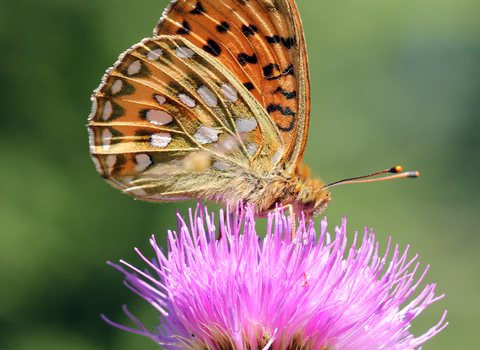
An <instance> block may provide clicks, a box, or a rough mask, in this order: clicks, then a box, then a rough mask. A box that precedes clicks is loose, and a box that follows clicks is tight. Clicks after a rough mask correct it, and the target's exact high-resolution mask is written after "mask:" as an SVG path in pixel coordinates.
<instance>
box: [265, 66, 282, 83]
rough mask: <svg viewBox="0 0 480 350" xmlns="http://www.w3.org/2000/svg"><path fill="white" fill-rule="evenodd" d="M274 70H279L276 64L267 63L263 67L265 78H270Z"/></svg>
mask: <svg viewBox="0 0 480 350" xmlns="http://www.w3.org/2000/svg"><path fill="white" fill-rule="evenodd" d="M274 70H276V71H280V68H279V67H278V64H275V63H269V64H267V65H266V66H265V67H263V76H264V77H265V78H267V79H269V78H271V77H272V74H273V71H274Z"/></svg>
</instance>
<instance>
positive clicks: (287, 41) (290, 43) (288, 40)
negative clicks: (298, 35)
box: [282, 38, 295, 50]
mask: <svg viewBox="0 0 480 350" xmlns="http://www.w3.org/2000/svg"><path fill="white" fill-rule="evenodd" d="M282 44H283V46H285V48H286V49H287V50H288V49H290V48H291V47H292V46H293V45H294V44H295V39H294V38H282Z"/></svg>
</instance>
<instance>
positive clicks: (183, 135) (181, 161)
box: [89, 35, 282, 201]
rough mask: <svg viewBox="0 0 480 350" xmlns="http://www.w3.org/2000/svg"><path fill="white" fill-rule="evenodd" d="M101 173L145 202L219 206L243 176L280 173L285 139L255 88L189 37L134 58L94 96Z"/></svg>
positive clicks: (147, 48)
mask: <svg viewBox="0 0 480 350" xmlns="http://www.w3.org/2000/svg"><path fill="white" fill-rule="evenodd" d="M93 101H94V107H93V110H92V114H91V116H90V123H89V130H90V135H91V136H90V137H91V140H90V148H91V154H92V158H93V160H94V162H95V163H96V166H97V170H98V171H99V172H100V173H101V174H102V175H103V176H104V177H105V178H106V179H107V180H108V181H110V182H111V183H112V184H113V185H114V186H116V187H119V188H121V189H123V190H124V191H125V192H127V193H129V194H132V195H134V196H137V197H140V198H142V199H148V200H160V201H162V200H178V199H184V198H192V197H202V196H204V197H212V198H213V197H215V196H218V193H220V192H221V189H222V186H223V185H224V183H225V181H229V180H231V177H232V176H235V175H234V174H235V172H237V173H238V172H239V171H243V172H245V171H247V172H248V171H250V170H251V169H252V166H254V167H255V168H256V169H259V168H261V169H263V171H265V173H267V174H268V173H271V172H273V171H274V169H275V168H276V167H277V163H278V162H279V159H280V157H279V150H281V149H282V140H281V138H280V136H279V133H278V130H277V129H276V127H275V124H274V123H273V122H272V121H271V120H270V118H268V115H267V114H266V112H265V110H264V108H263V107H262V106H261V105H260V104H259V102H258V101H257V100H256V99H255V98H254V96H253V95H251V94H249V93H248V90H247V88H246V87H245V86H244V85H243V84H242V83H241V82H240V81H239V80H238V79H237V77H236V76H234V75H233V74H232V73H230V72H229V71H228V70H227V69H225V68H224V67H223V66H222V65H221V64H220V63H219V62H217V61H215V60H214V59H213V58H212V57H211V55H209V54H208V53H207V52H205V50H202V49H199V48H198V47H196V46H195V45H193V44H192V43H191V42H189V41H187V40H185V39H183V38H181V37H180V36H167V35H162V36H158V37H156V38H153V39H145V40H143V41H142V42H141V43H140V44H137V45H135V46H134V47H133V48H132V49H130V50H128V51H126V52H125V53H124V54H122V56H121V57H120V58H119V61H118V62H117V63H116V64H115V66H114V67H113V68H112V69H110V70H109V71H108V72H107V74H106V75H105V77H104V79H103V83H102V85H100V87H99V88H98V89H97V90H96V91H95V94H94V96H93Z"/></svg>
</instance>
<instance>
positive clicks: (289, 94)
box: [273, 86, 297, 100]
mask: <svg viewBox="0 0 480 350" xmlns="http://www.w3.org/2000/svg"><path fill="white" fill-rule="evenodd" d="M277 92H281V93H282V94H283V96H285V98H286V99H287V100H292V99H294V98H295V97H296V96H297V92H296V91H292V92H288V91H285V90H283V89H282V88H281V87H280V86H279V87H278V88H277V90H275V91H274V92H273V94H276V93H277Z"/></svg>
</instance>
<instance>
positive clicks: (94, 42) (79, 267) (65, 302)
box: [0, 0, 480, 350]
mask: <svg viewBox="0 0 480 350" xmlns="http://www.w3.org/2000/svg"><path fill="white" fill-rule="evenodd" d="M166 5H167V1H165V0H138V1H127V0H109V1H107V0H95V1H93V0H44V1H33V0H3V1H1V2H0V48H1V52H2V54H1V58H0V62H1V64H0V77H1V78H0V89H1V95H0V101H1V104H0V113H1V114H0V130H1V137H0V162H1V165H0V168H1V171H0V198H1V200H0V223H1V224H0V227H1V235H0V280H1V283H0V300H1V302H0V348H1V349H4V350H18V349H22V350H40V349H49V350H56V349H62V350H63V349H68V350H84V349H88V350H95V349H104V350H105V349H111V350H114V349H115V350H123V349H125V350H126V349H157V348H158V346H157V345H156V344H154V343H153V342H152V341H151V340H150V339H148V338H143V337H141V336H138V335H134V334H130V333H127V332H123V331H121V330H118V329H116V328H113V327H111V326H109V325H107V324H106V323H105V322H103V321H102V320H101V319H100V316H99V315H100V313H104V314H106V315H108V316H109V317H110V318H111V319H113V320H115V321H117V322H119V323H123V324H128V325H132V323H131V322H130V321H129V320H128V319H127V318H126V316H124V314H123V312H122V311H121V305H122V304H124V303H126V304H128V306H129V309H130V310H131V311H132V312H133V313H134V314H135V315H137V316H138V317H139V318H140V319H142V320H144V321H145V323H146V324H147V325H148V326H149V327H153V325H154V323H155V321H156V314H155V313H154V312H153V311H152V309H151V307H150V306H149V305H148V304H147V303H146V302H144V301H143V300H141V299H140V298H139V297H137V296H136V295H134V294H133V293H132V292H130V291H128V290H127V288H125V287H124V286H123V285H122V279H123V277H122V275H121V274H120V273H119V272H117V271H116V270H114V269H113V268H111V267H108V266H107V265H106V263H105V262H106V261H107V260H111V261H118V260H119V259H120V258H123V259H125V260H127V261H130V262H132V263H134V264H137V265H138V266H143V265H142V264H141V263H140V259H139V258H138V257H137V256H136V255H135V253H134V252H133V247H139V248H140V249H141V250H142V251H143V252H145V253H146V255H147V256H153V253H152V251H151V250H150V248H149V246H148V238H149V237H150V235H152V234H156V235H157V237H158V241H160V242H164V238H163V235H164V234H165V232H166V230H167V229H173V228H175V216H174V215H175V214H174V211H175V208H177V207H178V209H179V211H180V213H182V214H186V213H187V208H188V206H191V205H194V204H195V203H178V204H151V203H145V202H140V201H134V200H133V199H132V198H131V197H129V196H126V195H124V194H121V193H120V192H119V191H117V190H115V189H113V188H111V187H110V186H109V185H107V184H106V183H105V182H104V181H103V180H102V179H101V178H100V177H99V176H98V175H97V173H96V171H95V168H94V166H93V163H92V162H91V160H90V158H89V154H88V137H87V131H86V128H85V124H86V123H87V116H88V114H89V112H90V107H91V102H90V95H91V93H92V90H93V89H95V88H96V87H97V86H98V84H99V83H100V78H101V77H102V75H103V73H104V71H105V70H106V69H107V68H108V67H110V66H111V65H112V64H113V63H114V62H115V60H116V58H117V56H118V55H119V54H120V53H121V52H122V51H124V50H125V49H127V48H129V47H130V46H131V45H133V44H135V43H136V42H138V41H140V39H142V38H144V37H147V36H151V33H152V30H153V28H154V26H155V24H156V22H157V20H158V18H159V17H160V15H161V13H162V11H163V9H164V7H165V6H166ZM298 6H299V9H300V13H301V15H302V19H303V24H304V29H305V33H306V39H307V44H308V51H309V60H310V68H311V81H312V115H311V123H310V135H309V141H308V144H307V150H306V154H305V158H304V160H305V162H306V163H308V164H309V165H310V166H311V167H312V169H313V172H314V173H315V174H318V175H320V176H321V177H322V179H323V180H324V181H325V182H327V183H330V182H334V181H336V180H339V179H342V178H345V177H351V176H357V175H362V174H366V173H369V172H373V171H376V170H380V169H383V168H387V167H390V166H393V165H397V164H401V165H403V166H404V168H405V169H406V170H418V171H420V173H421V177H420V178H418V179H415V180H411V179H405V180H397V181H387V182H378V183H374V184H363V185H347V186H340V187H335V188H333V189H332V192H333V193H332V196H333V200H332V202H331V204H330V207H329V208H328V209H327V211H326V215H327V216H328V219H329V223H330V232H332V231H333V228H334V226H335V225H338V224H340V220H341V218H342V217H343V216H344V215H347V217H348V230H349V237H350V238H351V237H353V234H354V232H355V231H357V230H358V231H359V232H363V230H364V227H365V226H370V227H372V228H373V230H374V232H375V233H376V236H377V239H378V240H379V242H380V244H381V250H382V251H383V249H385V246H386V242H387V240H388V237H389V236H392V240H393V243H396V244H398V245H399V247H400V249H401V250H404V249H405V248H406V246H407V245H410V255H409V256H410V257H412V258H413V256H414V255H415V254H417V253H418V254H419V258H418V261H419V262H420V269H421V270H422V269H424V268H425V267H426V266H427V264H430V265H431V268H430V270H429V272H428V274H427V275H426V277H425V282H426V283H436V284H437V289H436V292H437V294H443V293H445V294H446V297H445V298H444V299H442V300H440V301H438V302H437V303H435V304H434V305H432V306H430V307H429V308H428V309H427V310H426V311H425V312H424V313H422V315H421V316H420V317H419V318H418V319H416V320H415V321H414V323H413V327H412V332H413V333H414V334H415V335H420V334H422V333H423V332H425V331H426V330H427V329H428V328H430V327H431V326H433V325H434V324H435V323H436V322H437V321H438V320H439V319H440V317H441V315H442V313H443V311H444V310H445V309H448V311H449V314H448V316H447V319H448V321H449V322H450V325H449V326H448V327H447V328H446V329H445V330H444V331H443V332H442V333H440V334H439V335H437V336H436V337H435V338H434V339H432V340H430V341H428V342H427V343H426V344H425V345H424V347H423V348H424V349H425V350H429V349H437V350H441V349H453V348H457V349H459V348H461V349H474V348H475V349H477V348H478V334H479V331H480V301H479V300H480V298H479V297H480V292H479V290H480V279H479V276H480V272H479V271H480V258H479V253H478V252H479V249H480V238H479V237H480V236H479V217H480V201H479V199H478V198H479V187H480V185H479V184H480V181H479V173H480V158H479V156H480V21H479V20H478V18H479V15H480V11H479V10H480V2H478V1H473V0H457V1H447V0H437V1H429V0H363V1H358V0H340V1H338V0H335V1H332V0H322V1H307V0H298ZM211 208H218V207H216V206H211ZM318 221H319V220H317V222H318ZM262 227H263V226H262V224H260V225H259V229H261V228H262ZM423 285H424V284H423Z"/></svg>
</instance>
